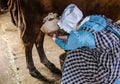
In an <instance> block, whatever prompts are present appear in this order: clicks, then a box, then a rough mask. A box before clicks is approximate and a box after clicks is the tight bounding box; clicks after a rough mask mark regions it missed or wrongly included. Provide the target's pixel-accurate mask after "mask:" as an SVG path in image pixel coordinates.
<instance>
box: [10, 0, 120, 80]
mask: <svg viewBox="0 0 120 84" xmlns="http://www.w3.org/2000/svg"><path fill="white" fill-rule="evenodd" d="M70 3H74V4H76V5H77V6H78V7H79V8H80V9H81V10H82V11H83V13H84V15H85V16H86V15H89V14H104V15H105V16H106V17H109V18H111V19H113V20H117V19H120V11H119V10H120V0H9V2H8V6H9V9H10V13H11V17H12V22H13V23H14V24H15V25H16V26H17V27H19V28H20V30H21V38H22V40H23V43H24V46H25V55H26V63H27V68H28V69H29V72H30V74H31V75H32V76H33V77H36V78H39V77H41V74H40V73H39V72H38V70H37V69H36V68H35V66H34V63H33V59H32V48H33V45H34V44H35V45H36V48H37V51H38V54H39V57H40V61H41V62H42V63H43V64H44V65H45V66H46V67H48V68H49V69H50V70H51V71H52V72H55V73H60V70H59V69H57V68H56V67H55V66H54V64H52V63H51V62H50V61H49V60H48V59H47V57H46V55H45V52H44V50H43V41H44V35H45V34H44V33H43V32H41V31H40V28H41V25H42V24H43V18H44V17H45V16H47V15H48V13H50V12H54V13H58V14H59V15H61V13H62V11H63V10H64V8H65V7H66V6H67V5H68V4H70Z"/></svg>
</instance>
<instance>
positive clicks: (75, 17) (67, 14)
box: [58, 4, 83, 33]
mask: <svg viewBox="0 0 120 84" xmlns="http://www.w3.org/2000/svg"><path fill="white" fill-rule="evenodd" d="M82 17H83V13H82V11H81V10H80V9H79V8H78V7H77V6H76V5H75V4H70V5H68V6H67V7H66V8H65V10H64V11H63V14H62V16H61V17H60V20H59V21H58V26H59V27H60V29H63V30H64V31H66V32H67V33H70V31H71V30H76V24H77V23H78V22H79V21H80V20H81V19H82Z"/></svg>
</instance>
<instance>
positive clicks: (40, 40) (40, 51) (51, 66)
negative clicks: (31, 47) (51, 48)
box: [35, 32, 61, 75]
mask: <svg viewBox="0 0 120 84" xmlns="http://www.w3.org/2000/svg"><path fill="white" fill-rule="evenodd" d="M43 41H44V34H43V33H42V32H39V35H38V37H37V39H36V43H35V45H36V48H37V51H38V54H39V57H40V61H41V62H42V63H43V64H44V65H45V66H46V67H47V68H49V69H50V70H51V71H52V72H53V73H56V74H59V75H61V70H59V69H58V68H56V66H55V65H54V64H53V63H51V62H50V61H49V60H48V59H47V57H46V55H45V52H44V49H43Z"/></svg>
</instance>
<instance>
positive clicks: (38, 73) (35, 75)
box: [30, 70, 42, 78]
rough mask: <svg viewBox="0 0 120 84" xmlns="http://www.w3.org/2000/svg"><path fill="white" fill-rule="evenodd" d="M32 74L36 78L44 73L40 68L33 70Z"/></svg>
mask: <svg viewBox="0 0 120 84" xmlns="http://www.w3.org/2000/svg"><path fill="white" fill-rule="evenodd" d="M30 75H31V76H32V77H35V78H41V77H42V75H41V74H40V72H39V71H38V70H34V71H31V72H30Z"/></svg>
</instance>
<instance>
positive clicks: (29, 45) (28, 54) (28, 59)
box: [25, 43, 51, 82]
mask: <svg viewBox="0 0 120 84" xmlns="http://www.w3.org/2000/svg"><path fill="white" fill-rule="evenodd" d="M32 49H33V43H27V44H25V54H26V63H27V68H28V69H29V73H30V75H31V76H33V77H35V78H38V79H40V80H43V81H46V82H51V81H49V80H48V79H46V78H45V77H44V76H43V75H41V73H40V72H39V71H38V70H37V69H36V68H35V66H34V62H33V58H32Z"/></svg>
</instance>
